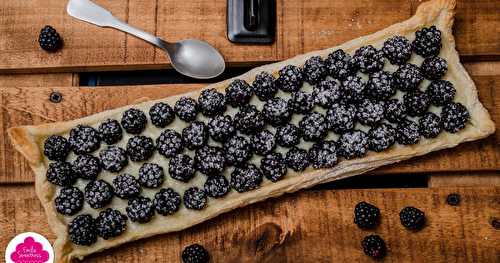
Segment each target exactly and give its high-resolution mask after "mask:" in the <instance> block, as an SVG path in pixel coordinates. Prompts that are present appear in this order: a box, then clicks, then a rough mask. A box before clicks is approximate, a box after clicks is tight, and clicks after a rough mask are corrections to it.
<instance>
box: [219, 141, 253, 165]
mask: <svg viewBox="0 0 500 263" xmlns="http://www.w3.org/2000/svg"><path fill="white" fill-rule="evenodd" d="M250 147H251V146H250V142H249V141H248V140H247V139H246V138H245V137H242V136H233V137H232V138H231V139H229V140H228V141H227V142H225V143H224V147H223V148H224V155H225V158H226V162H227V164H229V165H236V166H237V165H242V164H244V163H245V162H246V161H248V160H250V158H251V157H252V151H251V148H250Z"/></svg>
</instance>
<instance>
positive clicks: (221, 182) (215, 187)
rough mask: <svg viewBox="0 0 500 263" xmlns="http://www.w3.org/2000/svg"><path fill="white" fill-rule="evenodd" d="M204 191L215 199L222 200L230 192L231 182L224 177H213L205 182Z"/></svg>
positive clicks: (217, 175)
mask: <svg viewBox="0 0 500 263" xmlns="http://www.w3.org/2000/svg"><path fill="white" fill-rule="evenodd" d="M203 189H204V190H205V193H206V194H207V195H208V196H210V197H213V198H220V197H223V196H225V195H226V194H227V193H228V192H229V190H230V188H229V181H228V180H227V179H226V177H225V176H223V175H220V174H216V175H212V176H210V177H208V178H207V180H206V181H205V184H204V185H203Z"/></svg>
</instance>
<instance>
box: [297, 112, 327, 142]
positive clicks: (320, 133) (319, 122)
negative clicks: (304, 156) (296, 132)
mask: <svg viewBox="0 0 500 263" xmlns="http://www.w3.org/2000/svg"><path fill="white" fill-rule="evenodd" d="M299 128H300V132H301V134H302V138H304V140H305V141H313V142H315V141H319V140H321V139H323V138H324V137H325V136H326V134H327V133H328V131H327V125H326V120H325V116H323V114H321V113H318V112H311V113H308V114H307V115H305V116H304V117H303V118H302V120H300V122H299Z"/></svg>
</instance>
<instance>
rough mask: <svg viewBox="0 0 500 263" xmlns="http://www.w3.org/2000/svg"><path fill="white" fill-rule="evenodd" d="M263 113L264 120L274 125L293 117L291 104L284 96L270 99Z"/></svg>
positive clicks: (281, 123) (283, 122)
mask: <svg viewBox="0 0 500 263" xmlns="http://www.w3.org/2000/svg"><path fill="white" fill-rule="evenodd" d="M262 115H263V117H264V120H265V121H266V122H267V123H269V124H271V125H272V126H279V125H283V124H285V123H287V122H289V121H290V119H291V118H292V114H291V111H290V106H289V105H288V102H287V101H286V100H284V99H282V98H273V99H270V100H268V101H267V102H266V103H265V104H264V107H263V108H262Z"/></svg>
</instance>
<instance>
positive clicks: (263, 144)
mask: <svg viewBox="0 0 500 263" xmlns="http://www.w3.org/2000/svg"><path fill="white" fill-rule="evenodd" d="M250 146H251V148H252V151H253V152H254V153H256V154H258V155H266V154H268V153H270V152H272V151H273V150H274V148H275V147H276V140H275V138H274V134H273V133H272V132H270V131H268V130H262V131H260V132H258V133H256V134H254V135H252V136H251V137H250Z"/></svg>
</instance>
